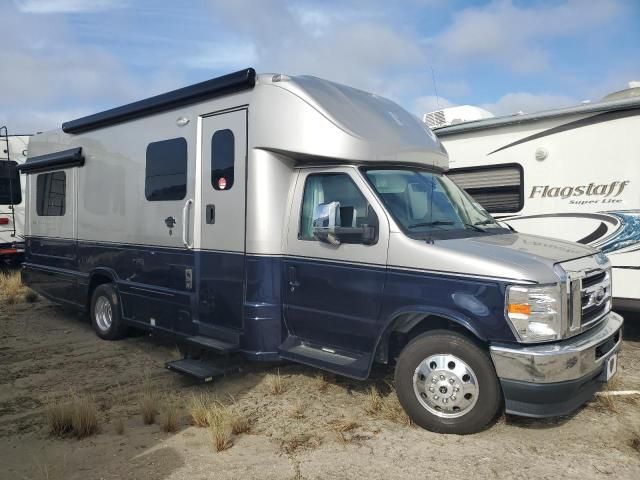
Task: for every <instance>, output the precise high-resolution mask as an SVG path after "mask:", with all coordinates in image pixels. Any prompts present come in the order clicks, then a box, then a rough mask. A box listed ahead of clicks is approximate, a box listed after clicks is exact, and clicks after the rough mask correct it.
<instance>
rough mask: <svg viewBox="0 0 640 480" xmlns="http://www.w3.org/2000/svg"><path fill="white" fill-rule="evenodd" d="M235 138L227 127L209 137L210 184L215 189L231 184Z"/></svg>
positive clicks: (226, 188) (230, 185)
mask: <svg viewBox="0 0 640 480" xmlns="http://www.w3.org/2000/svg"><path fill="white" fill-rule="evenodd" d="M234 170H235V138H234V136H233V132H232V131H231V130H229V129H225V130H218V131H217V132H216V133H214V134H213V137H211V185H213V188H214V189H216V190H229V189H230V188H231V187H232V186H233V175H234Z"/></svg>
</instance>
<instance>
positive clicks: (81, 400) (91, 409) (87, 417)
mask: <svg viewBox="0 0 640 480" xmlns="http://www.w3.org/2000/svg"><path fill="white" fill-rule="evenodd" d="M71 423H72V426H73V433H74V435H75V436H76V437H77V438H85V437H89V436H91V435H93V434H94V433H97V432H98V408H97V407H96V404H95V402H94V401H93V399H92V398H90V397H76V399H75V401H74V403H73V415H72V421H71Z"/></svg>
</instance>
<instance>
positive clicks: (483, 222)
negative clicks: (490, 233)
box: [474, 218, 499, 225]
mask: <svg viewBox="0 0 640 480" xmlns="http://www.w3.org/2000/svg"><path fill="white" fill-rule="evenodd" d="M490 223H495V224H496V225H499V223H498V222H496V221H495V220H494V219H493V218H487V219H486V220H482V221H481V222H475V223H474V225H489V224H490Z"/></svg>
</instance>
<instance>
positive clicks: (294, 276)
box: [287, 266, 300, 292]
mask: <svg viewBox="0 0 640 480" xmlns="http://www.w3.org/2000/svg"><path fill="white" fill-rule="evenodd" d="M287 276H288V278H289V290H291V291H292V292H293V291H294V290H295V289H296V287H299V286H300V282H299V281H298V269H297V268H296V267H292V266H290V267H289V268H287Z"/></svg>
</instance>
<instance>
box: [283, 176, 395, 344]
mask: <svg viewBox="0 0 640 480" xmlns="http://www.w3.org/2000/svg"><path fill="white" fill-rule="evenodd" d="M336 201H337V202H340V207H341V211H345V213H346V212H347V211H348V212H349V213H350V214H349V215H344V216H342V215H341V217H342V218H341V219H342V223H343V224H344V223H345V222H347V223H348V225H342V226H361V225H364V224H367V225H376V228H377V241H376V242H375V243H374V244H373V245H365V244H364V243H343V244H340V245H337V246H336V245H330V244H326V243H321V242H320V241H318V240H315V239H314V238H313V231H312V225H311V222H312V220H313V218H312V217H313V211H314V208H315V206H317V205H318V204H321V203H330V202H336ZM294 202H295V203H294V208H293V209H292V215H291V218H290V220H289V229H288V233H287V256H286V257H285V260H284V269H285V271H284V277H285V278H284V282H285V284H284V286H285V291H286V294H285V305H284V309H285V321H286V325H287V328H288V329H289V333H290V334H292V335H295V336H296V337H298V338H300V339H301V340H303V341H306V342H308V343H311V344H315V345H317V346H319V347H328V348H332V347H335V348H337V349H344V350H350V351H360V352H367V351H371V350H372V349H373V347H374V344H375V340H376V333H377V331H378V330H379V328H377V327H378V322H379V314H380V308H381V302H382V294H383V288H384V280H385V266H386V262H387V246H388V243H389V225H388V221H387V218H386V215H385V214H384V211H383V210H382V209H381V208H380V206H379V204H378V202H377V200H376V199H375V197H374V196H373V194H372V193H371V191H370V190H369V189H368V187H367V185H366V183H365V182H364V180H363V179H362V178H361V177H360V176H359V174H358V173H357V171H356V170H355V169H352V168H349V167H344V168H329V169H322V170H313V169H309V170H303V171H301V173H300V175H299V177H298V181H297V183H296V193H295V195H294Z"/></svg>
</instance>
